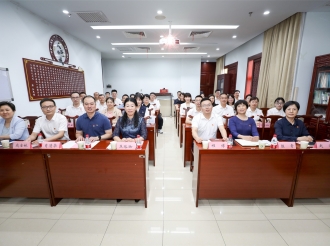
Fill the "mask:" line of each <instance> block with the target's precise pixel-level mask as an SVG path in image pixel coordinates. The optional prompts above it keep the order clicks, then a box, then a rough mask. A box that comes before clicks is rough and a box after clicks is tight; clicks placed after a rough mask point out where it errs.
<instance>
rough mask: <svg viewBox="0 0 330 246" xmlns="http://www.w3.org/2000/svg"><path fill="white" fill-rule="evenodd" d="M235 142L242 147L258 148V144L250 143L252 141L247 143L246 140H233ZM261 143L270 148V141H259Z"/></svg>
mask: <svg viewBox="0 0 330 246" xmlns="http://www.w3.org/2000/svg"><path fill="white" fill-rule="evenodd" d="M235 141H236V142H237V143H238V144H239V145H241V146H243V147H249V146H258V145H259V142H252V141H247V140H244V139H235ZM261 141H262V142H264V143H265V145H266V146H270V141H268V140H261Z"/></svg>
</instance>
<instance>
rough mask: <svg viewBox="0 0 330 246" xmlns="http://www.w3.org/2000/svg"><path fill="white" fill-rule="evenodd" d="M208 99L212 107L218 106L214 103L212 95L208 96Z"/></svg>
mask: <svg viewBox="0 0 330 246" xmlns="http://www.w3.org/2000/svg"><path fill="white" fill-rule="evenodd" d="M209 99H210V100H211V103H212V107H215V106H217V105H218V104H216V103H215V97H214V95H213V94H210V95H209Z"/></svg>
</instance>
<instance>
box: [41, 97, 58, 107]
mask: <svg viewBox="0 0 330 246" xmlns="http://www.w3.org/2000/svg"><path fill="white" fill-rule="evenodd" d="M44 102H53V103H54V106H56V103H55V101H54V100H53V99H50V98H44V99H42V100H41V101H40V107H41V105H42V104H43V103H44Z"/></svg>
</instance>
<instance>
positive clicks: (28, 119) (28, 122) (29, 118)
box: [18, 116, 41, 135]
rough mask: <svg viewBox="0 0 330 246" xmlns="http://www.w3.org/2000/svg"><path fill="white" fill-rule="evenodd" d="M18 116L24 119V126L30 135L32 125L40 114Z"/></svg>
mask: <svg viewBox="0 0 330 246" xmlns="http://www.w3.org/2000/svg"><path fill="white" fill-rule="evenodd" d="M18 117H19V118H21V119H23V120H24V121H25V123H26V127H27V129H28V131H29V134H30V135H31V133H32V132H33V128H34V125H35V124H36V120H37V119H38V118H39V117H41V116H25V117H21V116H18Z"/></svg>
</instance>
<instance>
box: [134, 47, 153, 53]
mask: <svg viewBox="0 0 330 246" xmlns="http://www.w3.org/2000/svg"><path fill="white" fill-rule="evenodd" d="M135 50H136V51H145V52H149V51H150V50H151V49H150V47H135Z"/></svg>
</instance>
